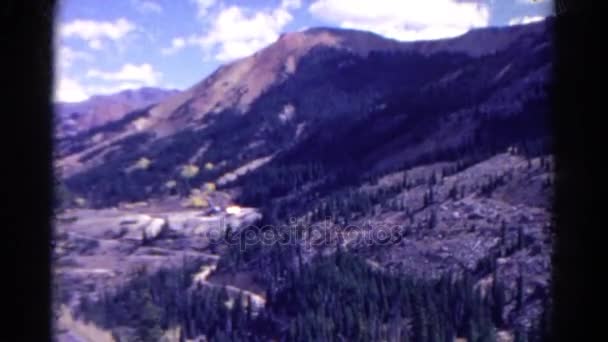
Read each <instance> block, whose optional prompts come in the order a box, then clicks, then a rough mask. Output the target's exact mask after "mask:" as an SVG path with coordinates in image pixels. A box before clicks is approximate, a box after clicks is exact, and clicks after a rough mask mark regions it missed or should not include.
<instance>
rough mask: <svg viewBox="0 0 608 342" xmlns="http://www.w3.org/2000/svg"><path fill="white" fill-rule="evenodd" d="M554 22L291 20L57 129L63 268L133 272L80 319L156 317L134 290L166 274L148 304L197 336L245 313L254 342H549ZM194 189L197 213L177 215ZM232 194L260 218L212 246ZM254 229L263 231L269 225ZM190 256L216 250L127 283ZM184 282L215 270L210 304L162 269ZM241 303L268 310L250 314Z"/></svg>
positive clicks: (228, 230) (74, 272)
mask: <svg viewBox="0 0 608 342" xmlns="http://www.w3.org/2000/svg"><path fill="white" fill-rule="evenodd" d="M553 24H554V22H553V19H547V20H545V21H544V22H538V23H533V24H528V25H523V26H513V27H504V28H486V29H479V30H473V31H471V32H469V33H467V34H465V35H463V36H460V37H456V38H452V39H444V40H437V41H428V42H408V43H405V42H398V41H395V40H391V39H386V38H383V37H381V36H378V35H376V34H372V33H369V32H361V31H355V30H342V29H333V28H314V29H309V30H306V31H302V32H293V33H286V34H284V35H282V36H281V37H280V38H279V39H278V40H277V41H276V42H275V43H273V44H271V45H269V46H267V47H266V48H264V49H262V50H260V51H258V52H256V53H255V54H253V55H251V56H249V57H245V58H242V59H240V60H237V61H235V62H233V63H230V64H227V65H224V66H222V67H220V68H219V69H217V70H216V71H215V72H214V73H213V74H211V75H210V76H209V77H207V78H206V79H204V80H202V81H201V82H199V83H198V84H195V85H194V86H192V87H191V88H189V89H187V90H185V91H183V92H180V93H178V94H176V95H174V96H171V97H169V98H167V99H165V100H163V101H161V102H159V103H158V104H153V105H149V106H147V107H142V108H138V109H136V110H133V111H131V112H129V113H127V114H126V115H124V116H122V118H120V119H118V120H114V121H111V122H108V123H106V124H104V125H100V126H97V127H94V128H92V129H91V130H89V131H87V132H82V133H79V134H77V135H74V136H70V137H64V138H62V139H59V141H58V157H57V167H58V168H59V169H60V171H61V174H62V176H63V178H62V183H63V186H64V187H65V189H66V193H67V195H66V197H68V196H70V195H71V196H73V198H76V200H74V201H73V202H70V201H67V202H64V204H65V207H67V208H68V210H67V214H65V215H66V217H63V221H62V223H61V224H60V225H59V231H60V232H63V235H62V236H61V239H60V240H61V243H62V246H63V247H62V248H61V251H60V253H59V252H58V254H59V256H58V259H59V260H61V261H62V262H63V264H62V265H65V268H62V270H64V271H65V273H64V274H65V276H66V277H68V276H69V277H72V278H69V279H72V280H69V281H68V280H66V281H65V282H74V283H79V284H81V282H86V281H88V280H90V279H89V278H84V277H82V276H79V275H78V274H82V273H83V272H82V268H86V267H90V268H96V267H98V264H97V263H98V262H99V260H100V259H103V260H114V261H116V260H121V262H116V265H115V266H116V269H112V272H116V273H118V274H121V275H122V276H115V277H114V280H111V282H112V284H118V282H116V283H114V282H113V281H116V280H117V279H118V278H120V280H121V282H122V283H124V282H127V283H128V284H127V285H125V286H126V287H124V288H123V289H124V291H123V290H120V291H118V292H112V293H109V294H105V295H104V296H105V297H103V298H106V299H107V298H110V297H111V298H112V299H111V300H105V299H104V301H103V302H99V301H98V302H97V303H98V304H99V305H97V306H96V305H83V306H81V309H82V311H83V312H85V313H86V314H85V316H86V315H88V316H87V317H97V318H98V320H99V322H104V323H103V324H104V325H105V326H106V327H110V328H116V327H117V326H120V324H118V323H116V322H112V321H107V320H106V321H104V320H103V319H101V318H99V317H112V316H113V314H114V313H120V314H121V315H122V316H121V317H131V316H129V312H130V311H129V310H133V312H138V310H141V307H140V306H141V305H143V304H141V303H142V302H144V299H142V300H141V301H136V300H135V299H132V301H131V299H129V298H131V297H130V296H128V295H127V293H129V291H131V292H137V293H140V292H142V291H148V290H149V291H152V292H153V293H155V294H158V293H159V291H160V290H159V288H166V289H167V290H166V293H164V292H163V293H164V294H166V296H167V297H166V298H165V297H162V296H161V297H162V300H157V301H156V302H154V305H157V306H158V307H159V310H161V311H162V310H165V311H162V312H164V315H165V316H163V317H165V318H164V319H167V320H169V322H174V321H176V322H178V323H177V324H178V325H180V326H182V327H183V329H184V331H185V333H184V334H185V335H186V336H187V337H188V338H194V337H195V336H199V335H203V334H204V335H208V336H215V337H216V338H218V339H220V337H219V336H224V335H221V334H223V333H226V334H230V333H231V331H235V329H233V328H232V327H233V325H232V324H234V326H236V325H239V324H240V325H239V327H240V328H242V329H243V330H242V332H243V334H244V335H243V336H241V335H239V336H241V338H242V339H243V340H247V337H246V336H250V335H247V334H255V335H256V336H263V337H264V338H262V339H263V340H268V339H276V340H296V339H298V338H296V337H297V336H300V337H299V340H302V339H304V340H314V338H313V337H311V336H317V337H318V340H324V338H322V337H319V336H320V335H317V334H322V335H323V336H334V337H333V338H335V336H337V334H339V335H340V336H343V337H344V338H343V339H344V340H359V339H362V337H361V336H367V337H369V338H368V339H370V340H399V339H398V338H396V337H394V336H402V335H400V334H401V332H400V331H399V329H401V328H399V327H402V326H409V325H410V323H411V326H412V327H411V330H412V331H414V334H415V335H414V336H413V337H412V340H416V341H421V340H426V339H425V336H427V337H428V335H427V334H431V333H434V332H437V334H441V336H444V337H445V340H452V339H450V338H448V337H462V336H467V339H469V340H478V339H479V340H484V339H487V340H494V338H493V337H492V336H493V335H492V334H496V335H497V336H498V335H501V336H503V335H505V334H506V335H510V336H511V338H513V337H514V336H513V335H517V338H518V339H520V338H524V337H522V336H523V335H520V334H523V332H525V333H526V334H527V335H526V336H527V338H528V340H531V341H539V337H538V334H539V333H540V331H541V330H542V329H544V326H543V324H544V323H543V322H544V321H543V320H542V319H541V317H543V312H544V308H545V307H546V306H547V298H548V289H549V281H550V255H551V248H552V247H551V241H552V226H551V201H552V196H553V192H552V184H553V172H554V163H553V159H552V131H551V111H550V102H549V101H550V96H549V94H550V84H551V77H552V65H553V41H552V30H553ZM211 194H215V195H214V196H215V197H223V198H226V199H225V201H224V202H223V203H224V204H220V205H216V204H215V202H214V201H212V197H213V196H211ZM220 194H221V195H220ZM205 196H206V197H205ZM186 199H189V200H191V202H190V203H191V204H196V205H195V207H196V206H198V207H199V208H201V209H196V210H190V209H188V210H186V209H184V208H183V207H182V206H181V205H180V200H186ZM212 202H213V203H212ZM197 203H198V204H197ZM229 204H230V205H233V206H234V205H238V206H240V207H241V209H242V210H243V211H244V212H247V213H252V214H251V215H253V216H250V217H255V218H256V220H255V224H252V222H251V221H248V222H240V221H238V220H236V221H235V222H232V223H230V224H229V225H228V226H227V227H223V228H222V229H221V231H220V233H219V234H220V235H221V236H224V237H225V240H221V241H220V242H218V241H217V240H214V239H213V238H212V237H213V234H217V232H216V231H215V230H213V229H215V228H213V227H214V226H215V224H212V223H211V222H213V223H215V222H221V221H222V220H223V217H224V216H230V215H232V214H231V213H229V212H228V211H226V212H224V209H227V208H226V207H227V206H228V205H229ZM238 208H239V207H236V208H235V207H231V210H236V211H237V212H238V211H239V209H238ZM141 215H145V216H144V218H143V219H142V216H141ZM74 222H76V223H74ZM93 226H94V228H93ZM212 226H213V227H212ZM150 231H152V232H155V234H152V235H153V237H149V236H148V234H149V232H150ZM260 232H262V233H263V235H264V238H266V237H267V235H269V237H270V239H269V240H263V239H260V240H256V239H254V237H259V235H257V234H259V233H260ZM232 234H234V236H235V237H234V238H231V237H232ZM273 237H274V238H273ZM284 241H288V242H290V243H283V242H284ZM178 251H181V252H184V253H186V252H187V253H189V254H196V255H199V257H202V258H204V259H205V260H204V261H203V262H202V264H201V263H199V264H196V265H195V266H196V267H195V266H193V265H194V264H193V265H189V266H188V265H186V263H185V262H184V265H185V266H184V267H185V268H179V267H173V266H171V267H170V270H169V271H167V272H169V273H170V274H171V276H167V275H166V273H162V272H160V273H158V274H156V273H155V274H156V275H150V277H149V278H146V277H147V276H142V277H143V278H137V277H135V279H134V280H132V281H131V279H129V281H127V280H126V279H123V278H121V277H126V276H125V274H128V272H126V271H125V270H124V268H125V267H126V266H127V265H128V264H130V263H131V262H133V263H136V262H137V263H139V262H142V261H141V260H156V261H159V260H165V261H167V263H171V265H173V261H175V259H176V258H175V256H176V254H177V253H178ZM113 253H114V254H113ZM111 256H112V257H111ZM79 258H80V259H81V260H82V261H81V262H80V263H78V262H76V261H77V260H80V259H79ZM115 259H116V260H115ZM156 261H155V262H154V263H152V262H151V261H150V265H151V267H152V266H154V265H158V264H159V263H161V262H160V261H159V262H156ZM83 265H85V266H83ZM108 267H109V268H112V267H110V266H108ZM154 267H156V266H154ZM190 267H192V268H193V269H200V270H201V271H200V272H199V273H196V272H195V273H192V272H193V271H192V270H191V269H190ZM70 272H71V273H70ZM112 272H105V273H104V275H103V277H106V273H107V274H111V273H112ZM159 274H160V275H159ZM185 274H189V275H192V277H194V278H195V279H202V281H201V284H200V286H198V285H197V288H198V290H196V291H203V293H199V295H200V297H196V296H197V295H195V294H196V293H197V292H196V291H195V290H192V289H190V287H188V286H189V285H188V284H189V283H187V282H183V283H180V284H181V285H179V284H174V283H169V282H168V281H166V279H177V278H178V277H179V279H186V278H183V276H184V275H185ZM200 274H202V275H200ZM199 275H200V277H199ZM99 276H100V277H101V276H102V275H101V274H100V275H99ZM108 277H110V276H108ZM404 277H405V278H404ZM76 278H77V279H79V280H78V281H76V280H73V279H76ZM144 278H145V279H144ZM411 279H416V281H418V280H421V279H422V281H423V282H422V283H415V284H417V285H412V284H413V283H411V282H410V280H411ZM104 281H105V280H103V281H102V280H100V283H99V284H102V285H98V287H96V289H97V290H96V291H95V293H96V294H97V295H99V293H104V292H103V291H104V290H103V288H104V286H105V285H103V284H107V283H104ZM150 284H152V285H150ZM224 285H226V286H225V287H224ZM79 286H80V285H79ZM116 286H118V285H116ZM179 286H181V287H179ZM76 287H78V286H76ZM82 287H83V288H89V287H88V285H86V286H85V285H82ZM111 287H112V288H114V287H115V286H114V285H112V286H111ZM178 287H179V289H181V290H184V291H185V290H186V289H189V290H188V291H189V292H188V294H189V295H188V296H186V298H185V299H184V298H183V297H180V295H179V293H181V292H180V291H181V290H176V288H178ZM220 288H223V290H220ZM204 289H208V290H209V292H205V291H204ZM228 289H230V290H228ZM191 290H192V291H194V292H192V291H191ZM216 290H217V291H216ZM87 291H88V290H87ZM121 291H123V292H121ZM434 291H437V293H436V292H434ZM387 293H390V296H389V295H388V294H387ZM430 293H433V294H435V295H436V296H434V297H433V296H432V295H430ZM448 294H449V295H448ZM477 296H479V297H477ZM152 297H154V298H158V296H156V295H154V296H152ZM197 298H198V299H197ZM229 298H232V300H234V301H235V302H234V305H235V306H234V308H236V309H234V308H233V311H231V312H232V313H233V316H230V317H232V318H231V319H228V318H226V316H222V315H225V309H224V308H223V307H224V306H223V305H224V304H223V303H225V302H226V301H228V299H229ZM237 298H246V299H247V298H248V300H255V302H256V303H263V304H262V305H261V306H262V308H261V309H260V308H259V307H258V306H257V304H256V312H255V313H254V312H252V311H251V310H248V311H247V310H245V311H247V313H239V312H240V311H239V310H241V309H242V308H243V306H241V304H239V303H241V301H238V300H236V299H237ZM260 298H261V299H260ZM430 298H436V300H432V299H430ZM393 299H394V300H393ZM147 300H148V301H149V300H150V299H147ZM113 301H114V302H115V303H122V304H120V305H122V306H113V305H118V304H112V303H113ZM85 303H86V302H85ZM138 303H139V304H138ZM171 303H179V304H178V305H173V304H171ZM203 303H204V304H203ZM210 303H211V304H210ZM213 303H220V304H217V307H216V306H214V305H216V304H213ZM264 303H265V304H264ZM366 303H367V304H366ZM412 303H414V304H412ZM243 305H246V304H243ZM247 305H248V304H247ZM148 306H149V305H148ZM148 306H146V307H148ZM202 307H204V308H205V309H204V310H203V309H200V308H202ZM248 307H251V306H248ZM128 308H132V309H128ZM195 308H198V309H195ZM293 308H298V310H294V309H293ZM336 308H341V309H336ZM408 308H409V309H408ZM199 309H200V310H203V311H200V310H199ZM104 310H105V311H104ZM180 310H183V311H180ZM205 310H206V311H205ZM243 310H244V309H243ZM412 310H413V311H412ZM256 314H259V315H258V316H255V315H256ZM239 315H241V316H239ZM167 317H170V318H167ZM193 317H194V318H193ZM197 317H198V318H200V319H198V318H197ZM243 317H247V318H243ZM255 317H257V318H255ZM125 320H128V318H125ZM226 321H228V322H230V324H228V323H225V322H226ZM290 322H296V323H294V324H292V323H290ZM357 322H362V323H357ZM165 323H167V322H164V323H163V324H165ZM132 324H135V323H132ZM167 324H168V323H167ZM427 325H428V326H429V327H431V328H429V329H426V328H424V327H426V326H427ZM163 326H166V324H165V325H163ZM227 326H228V327H227ZM240 328H239V329H240ZM239 331H241V330H239ZM209 334H211V335H209ZM389 335H390V336H393V337H387V336H389ZM231 336H232V335H231ZM302 336H304V337H302ZM306 336H308V337H306ZM370 336H371V337H370ZM475 336H476V337H475ZM435 337H437V336H435ZM503 337H504V336H503ZM327 339H329V340H331V338H327ZM437 340H442V338H440V337H437ZM506 340H509V338H507V339H506Z"/></svg>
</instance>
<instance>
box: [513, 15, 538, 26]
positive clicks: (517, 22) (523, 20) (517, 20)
mask: <svg viewBox="0 0 608 342" xmlns="http://www.w3.org/2000/svg"><path fill="white" fill-rule="evenodd" d="M543 20H545V17H543V16H533V17H528V16H524V17H517V18H513V19H511V20H509V26H513V25H526V24H530V23H535V22H538V21H543Z"/></svg>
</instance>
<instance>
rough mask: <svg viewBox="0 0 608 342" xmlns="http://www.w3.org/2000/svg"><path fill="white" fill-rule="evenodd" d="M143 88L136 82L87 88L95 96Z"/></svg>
mask: <svg viewBox="0 0 608 342" xmlns="http://www.w3.org/2000/svg"><path fill="white" fill-rule="evenodd" d="M141 87H142V84H141V83H134V82H121V83H117V84H113V85H109V86H108V85H92V86H89V87H87V92H88V93H89V94H94V95H108V94H115V93H118V92H121V91H123V90H127V89H139V88H141Z"/></svg>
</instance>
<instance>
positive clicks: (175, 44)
mask: <svg viewBox="0 0 608 342" xmlns="http://www.w3.org/2000/svg"><path fill="white" fill-rule="evenodd" d="M185 46H186V40H185V39H184V38H182V37H176V38H173V40H172V41H171V46H170V47H168V48H164V49H161V53H162V54H163V55H172V54H174V53H176V52H178V51H179V50H181V49H183V48H184V47H185Z"/></svg>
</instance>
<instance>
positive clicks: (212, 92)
mask: <svg viewBox="0 0 608 342" xmlns="http://www.w3.org/2000/svg"><path fill="white" fill-rule="evenodd" d="M550 24H551V23H550V22H541V23H537V24H530V25H525V26H522V27H508V28H503V29H487V30H485V31H484V30H477V31H472V32H470V33H468V34H465V35H464V36H462V37H459V38H455V39H451V40H444V41H434V42H422V43H419V42H416V43H400V42H396V41H393V40H388V39H384V38H382V37H380V36H377V35H374V34H371V33H367V32H358V31H352V30H338V29H312V30H308V31H304V32H296V33H290V34H285V35H283V36H282V37H281V38H279V40H278V41H277V42H275V43H274V44H272V45H270V46H268V47H267V48H265V49H262V50H261V51H259V52H257V53H256V54H254V55H252V56H250V57H247V58H244V59H241V60H239V61H236V62H234V63H231V64H228V65H225V66H223V67H221V68H219V69H218V70H217V71H215V72H214V73H213V74H212V75H210V76H209V77H208V78H206V79H205V80H203V81H201V82H200V83H198V84H196V85H194V86H193V87H191V88H190V89H188V90H185V91H183V92H181V93H179V94H177V95H175V96H171V97H170V98H168V99H166V100H165V101H162V102H161V103H159V104H157V105H154V106H152V107H150V108H144V109H141V110H136V111H133V112H130V113H129V114H127V115H125V116H124V117H123V118H122V119H121V120H118V121H112V122H110V123H108V124H107V125H105V126H98V127H97V128H96V129H94V130H91V131H90V132H88V133H86V134H81V135H79V136H76V137H72V138H69V139H64V140H62V141H60V142H59V151H60V156H61V159H60V160H59V161H58V165H59V166H60V167H61V168H62V169H63V174H64V175H65V176H66V177H67V178H68V180H67V181H68V183H69V184H70V185H71V187H73V188H74V190H76V191H85V192H90V193H91V194H92V198H91V199H92V202H93V203H96V205H107V204H112V203H117V201H120V200H141V199H144V198H147V197H148V196H150V195H158V194H160V192H161V191H162V189H163V187H162V184H164V183H165V182H166V181H168V180H170V179H172V178H174V177H175V176H176V175H177V174H178V173H179V169H180V167H181V166H182V165H184V164H187V163H199V164H200V163H202V164H204V163H206V162H211V163H213V164H215V165H216V167H215V168H214V170H213V172H210V173H207V174H203V173H201V174H200V175H199V176H197V178H195V180H193V181H194V182H195V183H202V182H204V181H212V180H215V181H220V183H223V182H224V181H225V180H226V179H229V178H230V176H231V174H232V173H234V172H236V171H238V170H241V171H242V170H243V169H242V168H243V167H245V168H246V166H247V165H249V164H251V163H253V164H252V165H255V164H258V163H259V162H261V161H269V160H271V159H274V160H277V159H278V158H279V157H282V158H289V155H290V154H291V155H296V154H297V155H298V158H300V159H306V158H309V159H310V158H313V159H314V158H322V159H324V160H325V161H327V162H329V163H333V164H337V163H343V162H345V160H349V161H350V162H357V163H359V162H365V163H367V165H372V166H373V168H374V169H376V171H380V170H381V169H386V168H390V167H392V166H394V165H396V164H403V163H405V162H408V161H409V162H411V161H413V160H414V159H415V158H423V157H425V156H427V157H428V154H429V153H430V152H432V151H434V153H435V154H437V153H439V152H442V153H447V151H448V150H456V149H459V148H460V149H462V148H465V147H466V146H470V145H471V144H477V145H480V144H479V143H480V142H482V141H485V140H488V139H491V140H492V144H493V145H494V146H493V147H494V148H497V149H498V148H502V149H504V148H506V147H507V145H509V144H512V143H517V142H521V141H523V140H526V139H536V138H539V137H541V136H544V135H546V134H548V129H547V128H546V127H545V126H543V125H542V124H543V120H544V117H543V116H542V115H543V113H542V112H538V111H537V110H536V109H535V107H539V106H541V103H540V102H539V101H544V100H545V99H546V97H543V94H545V92H544V91H545V85H546V84H547V82H548V78H549V77H550V76H551V43H552V42H551V41H549V40H548V39H547V37H548V32H550ZM492 35H496V36H497V38H496V39H491V38H488V37H489V36H492ZM505 37H511V38H510V39H506V38H505ZM474 38H475V39H477V38H479V39H482V38H483V40H482V41H481V43H484V42H486V41H491V42H494V43H493V44H485V46H486V47H485V49H486V50H487V51H485V52H484V51H482V49H481V48H479V47H477V46H475V45H474V44H472V43H471V42H472V41H474ZM480 45H481V44H480ZM496 49H498V50H496ZM432 51H437V52H432ZM471 51H473V52H471ZM541 107H542V106H541ZM528 113H531V114H528ZM522 118H524V119H523V120H524V121H525V122H528V121H529V122H530V123H531V124H530V125H528V124H526V127H521V129H520V128H519V126H518V125H521V120H522ZM535 118H536V119H535ZM518 120H519V121H518ZM503 121H504V122H503ZM505 125H510V127H511V128H512V129H510V130H507V129H505V127H509V126H505ZM482 126H483V127H482ZM414 127H415V129H414ZM543 129H544V131H543ZM498 130H500V131H498ZM454 132H458V133H457V134H454ZM506 132H508V134H506ZM354 136H356V137H357V138H356V139H353V137H354ZM474 139H477V140H476V141H474ZM174 150H178V151H179V153H174V152H173V151H174ZM397 151H399V152H398V153H395V152H397ZM307 155H308V157H307ZM142 157H146V158H148V159H151V160H153V162H154V163H153V165H154V166H153V169H152V170H151V171H150V172H149V175H148V176H145V177H141V178H140V179H129V177H131V176H130V175H127V174H125V173H123V172H122V170H124V169H126V168H128V167H129V166H130V164H132V163H134V162H135V161H137V160H138V159H140V158H142ZM241 171H239V172H241ZM222 176H224V177H222ZM91 177H92V178H95V179H96V181H92V180H91ZM124 182H128V183H131V184H133V183H135V184H136V185H134V186H133V188H138V189H146V188H147V189H148V190H146V191H137V192H136V193H132V194H129V195H126V194H121V192H124V189H126V188H125V187H123V186H122V183H124ZM96 187H99V188H103V189H105V190H101V191H98V190H94V189H95V188H96ZM108 192H111V193H114V194H115V196H108Z"/></svg>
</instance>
